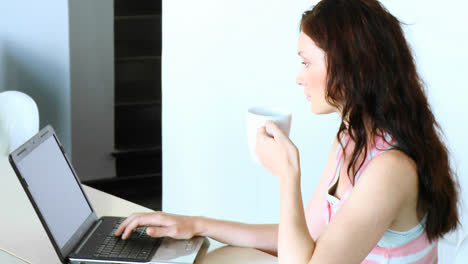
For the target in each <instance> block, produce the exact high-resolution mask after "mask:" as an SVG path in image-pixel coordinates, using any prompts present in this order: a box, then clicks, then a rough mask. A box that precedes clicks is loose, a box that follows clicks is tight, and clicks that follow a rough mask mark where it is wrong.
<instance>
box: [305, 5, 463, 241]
mask: <svg viewBox="0 0 468 264" xmlns="http://www.w3.org/2000/svg"><path fill="white" fill-rule="evenodd" d="M400 24H401V23H400V21H399V20H398V19H397V18H395V17H394V16H393V15H391V14H390V13H389V12H388V11H387V10H386V9H385V7H383V6H382V5H381V4H380V3H379V2H378V1H376V0H322V1H321V2H319V3H318V4H317V5H316V6H315V7H313V9H311V10H309V11H306V12H305V13H304V14H303V16H302V20H301V30H302V32H304V33H305V34H306V35H307V36H309V37H310V38H311V39H312V40H313V41H314V42H315V44H316V45H317V46H318V47H319V48H321V49H322V50H323V51H324V52H325V53H326V63H327V87H326V99H327V101H328V102H329V103H330V104H332V105H334V106H336V107H338V108H339V109H341V111H342V116H343V121H342V123H341V126H340V129H339V131H338V133H337V139H338V141H339V139H340V138H341V136H342V134H343V133H349V135H350V137H351V139H352V140H353V141H354V142H355V144H356V147H355V149H354V151H353V153H352V156H351V162H350V165H349V166H348V174H349V175H352V176H350V177H352V178H351V181H352V182H354V176H355V173H356V172H357V171H358V170H359V168H360V167H361V166H362V162H363V161H362V162H361V163H360V164H357V163H358V157H359V156H360V155H361V154H363V153H367V150H368V147H369V146H368V144H369V143H368V139H369V138H373V137H374V136H376V135H377V134H378V133H379V131H385V132H386V133H388V134H390V135H391V136H392V137H393V138H394V139H395V140H396V141H397V142H398V145H397V147H396V149H398V150H400V151H402V152H403V153H405V154H406V155H408V156H409V157H411V158H412V159H413V160H414V161H415V163H416V166H417V173H418V179H419V196H418V210H420V211H421V212H425V213H427V223H426V233H427V237H428V239H429V240H430V241H432V240H434V239H438V238H440V237H442V236H443V235H444V234H445V233H447V232H449V231H452V230H454V229H455V228H456V227H457V226H458V224H459V220H458V211H457V202H458V189H459V186H458V184H457V182H456V181H455V179H454V173H453V171H452V170H451V167H450V161H449V156H448V150H447V148H446V146H445V145H444V143H443V142H442V141H441V136H442V130H441V128H440V126H439V125H438V123H437V121H436V120H435V118H434V115H433V113H432V111H431V109H430V106H429V103H428V101H427V98H426V95H425V93H424V84H423V81H422V80H421V78H420V77H419V75H418V73H417V70H416V66H415V63H414V58H413V55H412V53H411V50H410V48H409V45H408V43H407V41H406V39H405V37H404V34H403V31H402V28H401V25H400ZM354 168H357V169H354ZM352 169H353V170H352ZM351 171H352V173H350V172H351Z"/></svg>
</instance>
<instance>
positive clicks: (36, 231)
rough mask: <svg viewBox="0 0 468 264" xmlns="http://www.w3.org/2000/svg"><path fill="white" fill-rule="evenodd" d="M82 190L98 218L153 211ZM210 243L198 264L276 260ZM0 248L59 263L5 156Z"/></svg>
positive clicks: (0, 180)
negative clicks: (206, 252)
mask: <svg viewBox="0 0 468 264" xmlns="http://www.w3.org/2000/svg"><path fill="white" fill-rule="evenodd" d="M84 190H85V192H86V194H87V196H88V198H89V199H90V201H91V204H92V205H93V207H94V210H95V211H96V213H97V215H98V216H99V217H100V216H104V215H106V216H128V215H130V214H131V213H134V212H151V211H152V210H151V209H148V208H145V207H143V206H140V205H137V204H134V203H131V202H129V201H126V200H123V199H121V198H118V197H116V196H113V195H110V194H107V193H104V192H101V191H99V190H96V189H93V188H91V187H88V186H84ZM210 242H211V246H210V248H209V250H208V254H207V255H206V256H205V257H204V258H203V259H200V261H199V262H198V263H201V264H215V263H224V264H231V263H232V264H236V263H239V264H240V263H242V264H247V263H258V264H267V263H268V264H271V263H277V259H276V258H275V257H272V256H270V255H268V254H266V253H263V252H261V251H258V250H255V249H250V248H238V247H232V246H224V245H222V244H219V243H217V242H216V241H213V240H210ZM0 248H3V249H6V250H8V251H10V252H12V253H14V254H16V255H18V256H20V257H22V258H24V259H25V260H27V261H29V262H31V263H33V264H40V263H47V264H59V263H60V260H59V258H58V257H57V254H56V253H55V250H54V248H53V246H52V244H51V243H50V241H49V238H48V236H47V234H46V232H45V230H44V228H43V227H42V224H41V222H40V221H39V218H38V217H37V215H36V213H35V211H34V209H33V207H32V206H31V204H30V202H29V200H28V198H27V196H26V194H25V193H24V191H23V188H22V187H21V184H20V183H19V181H18V179H17V177H16V175H15V173H14V172H13V169H12V168H11V167H10V164H9V162H8V159H7V157H4V156H0ZM2 264H3V263H2Z"/></svg>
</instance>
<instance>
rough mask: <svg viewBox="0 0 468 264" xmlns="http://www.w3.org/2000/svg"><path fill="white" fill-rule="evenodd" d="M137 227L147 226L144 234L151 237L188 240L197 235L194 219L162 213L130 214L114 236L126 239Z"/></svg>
mask: <svg viewBox="0 0 468 264" xmlns="http://www.w3.org/2000/svg"><path fill="white" fill-rule="evenodd" d="M139 226H147V228H146V233H147V234H148V235H150V236H152V237H172V238H175V239H190V238H192V237H194V236H196V235H197V234H196V221H195V218H194V217H192V216H182V215H175V214H168V213H163V212H152V213H137V214H132V215H131V216H129V217H128V218H127V219H125V221H123V222H122V224H120V226H119V228H118V229H117V231H116V232H115V235H116V236H120V235H121V236H122V239H127V238H128V237H129V236H130V234H131V233H132V231H133V230H134V229H135V228H137V227H139Z"/></svg>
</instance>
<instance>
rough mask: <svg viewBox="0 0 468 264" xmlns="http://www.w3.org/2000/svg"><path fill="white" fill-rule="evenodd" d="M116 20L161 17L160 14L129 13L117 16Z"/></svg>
mask: <svg viewBox="0 0 468 264" xmlns="http://www.w3.org/2000/svg"><path fill="white" fill-rule="evenodd" d="M114 19H115V20H138V19H161V15H160V14H143V15H127V16H115V17H114Z"/></svg>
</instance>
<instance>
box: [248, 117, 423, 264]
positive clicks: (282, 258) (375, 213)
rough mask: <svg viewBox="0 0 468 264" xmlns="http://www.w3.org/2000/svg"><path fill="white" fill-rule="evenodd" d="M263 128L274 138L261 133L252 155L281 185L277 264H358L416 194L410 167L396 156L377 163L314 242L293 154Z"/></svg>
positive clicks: (278, 134) (279, 134)
mask: <svg viewBox="0 0 468 264" xmlns="http://www.w3.org/2000/svg"><path fill="white" fill-rule="evenodd" d="M267 128H268V130H269V131H271V132H272V133H273V136H274V137H273V138H271V137H270V136H268V135H267V134H266V131H265V128H263V129H259V131H258V134H257V147H256V152H257V154H258V156H259V158H260V161H261V162H262V164H263V166H264V167H265V168H266V169H268V170H269V171H270V172H272V173H273V174H274V175H276V176H277V177H278V179H279V182H280V195H281V212H280V224H279V229H278V257H279V263H297V264H301V263H302V264H305V263H309V264H313V263H317V264H318V263H320V264H323V263H361V261H362V260H363V259H364V258H365V257H366V255H367V254H369V252H370V251H371V250H372V248H374V247H375V245H376V244H377V242H378V241H379V239H380V238H381V237H382V235H383V234H384V232H385V230H387V229H388V228H389V227H390V226H391V224H392V222H393V221H394V220H395V219H396V217H397V215H398V213H399V211H400V210H401V208H402V207H403V206H404V205H405V204H407V203H408V202H409V200H410V199H409V197H413V194H414V193H415V192H417V186H418V183H417V174H416V168H415V164H414V162H412V161H411V160H410V159H409V158H408V157H407V156H406V155H404V154H403V153H401V152H399V151H396V150H395V151H388V152H386V153H383V154H380V155H379V156H378V157H376V158H375V159H374V160H373V161H372V162H371V163H370V164H369V166H368V167H367V169H366V170H365V171H364V172H363V174H362V175H361V177H360V179H359V181H358V182H357V183H356V185H355V187H354V188H353V190H352V192H351V194H350V196H349V198H348V199H347V200H346V202H345V203H344V204H343V206H342V207H341V208H340V210H339V211H338V212H337V213H336V215H335V216H334V217H333V219H332V220H331V222H330V223H329V225H328V226H327V228H326V229H325V230H324V231H323V232H322V233H321V234H320V236H319V237H318V239H316V240H314V239H313V238H312V236H310V234H309V232H307V224H306V221H305V216H304V210H303V206H302V195H301V188H300V176H301V175H300V166H299V154H298V151H297V148H296V147H295V146H294V144H293V143H292V142H291V141H290V140H289V138H287V137H286V136H285V135H284V134H283V133H282V132H281V130H280V129H279V128H278V127H277V126H276V125H275V124H274V123H271V122H267Z"/></svg>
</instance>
